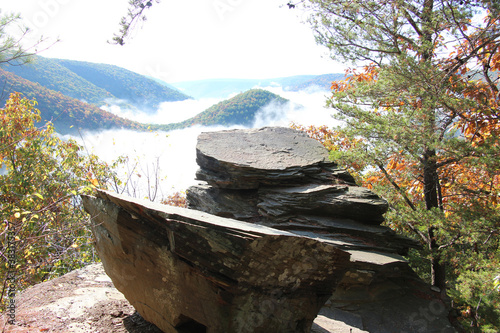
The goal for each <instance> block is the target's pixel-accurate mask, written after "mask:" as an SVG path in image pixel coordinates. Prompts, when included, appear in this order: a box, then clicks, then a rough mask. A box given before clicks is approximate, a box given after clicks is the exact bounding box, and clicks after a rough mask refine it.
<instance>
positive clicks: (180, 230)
mask: <svg viewBox="0 0 500 333" xmlns="http://www.w3.org/2000/svg"><path fill="white" fill-rule="evenodd" d="M197 162H198V164H199V165H200V170H199V171H198V172H197V178H198V179H199V180H201V181H203V183H201V184H200V185H198V186H194V187H191V188H190V189H189V190H188V204H189V209H180V208H176V207H168V206H162V205H157V204H153V203H148V202H144V201H140V200H135V199H131V198H126V197H123V196H120V195H116V194H112V193H109V192H105V191H99V192H98V194H97V196H96V197H84V205H85V207H86V209H87V211H88V212H89V213H91V215H92V216H93V217H94V228H93V229H94V230H93V231H94V234H95V236H96V241H97V244H96V245H97V250H98V253H99V255H100V257H101V259H102V262H103V265H104V268H105V270H106V273H107V274H108V275H109V276H110V277H111V279H112V280H113V283H114V284H115V286H116V287H117V289H118V290H120V291H121V292H123V294H124V295H125V297H126V298H127V299H128V300H129V301H130V303H131V304H132V305H133V306H134V307H135V308H136V309H137V310H138V312H139V313H141V315H142V316H143V317H144V318H145V319H146V320H148V321H151V322H153V323H154V324H156V325H157V326H158V327H159V328H161V329H162V330H163V331H165V332H229V333H230V332H287V333H288V332H309V330H310V328H311V325H312V322H313V320H314V318H315V317H316V315H317V314H318V312H319V311H320V316H326V317H335V318H338V319H339V320H342V321H344V322H347V323H349V324H350V325H352V326H354V327H357V328H359V329H362V330H366V331H369V332H405V331H406V332H422V331H425V332H446V331H450V332H453V331H454V330H453V329H452V327H451V325H450V322H449V320H448V309H449V308H448V305H447V303H446V300H445V299H444V297H442V295H441V294H440V293H439V291H437V290H432V289H431V288H430V286H429V285H427V284H425V283H424V282H422V281H421V280H420V279H419V278H418V277H417V276H416V274H415V273H414V272H413V271H412V270H411V269H410V268H409V266H408V264H407V262H406V261H405V259H404V258H403V257H402V255H404V254H406V253H407V251H408V249H409V248H410V247H416V246H417V244H415V243H414V242H412V241H411V240H409V239H407V238H404V237H401V236H399V235H397V234H396V233H395V232H394V231H392V230H391V229H389V228H387V227H384V226H381V225H380V224H381V222H383V214H384V212H385V211H386V210H387V208H388V206H387V203H386V202H385V200H383V199H382V198H379V197H378V196H377V195H375V194H374V193H372V192H371V191H369V190H368V189H364V188H361V187H359V186H356V184H355V183H354V179H353V178H352V177H351V176H350V175H349V174H348V173H347V172H346V171H345V170H343V169H342V168H339V167H338V166H337V165H336V164H335V163H333V162H331V161H329V159H328V152H327V151H326V149H325V148H324V147H322V146H321V144H319V143H318V142H316V141H315V140H313V139H310V138H308V137H307V136H306V135H305V134H304V133H302V132H299V131H296V130H292V129H288V128H263V129H253V130H234V131H223V132H213V133H202V134H201V135H200V137H199V141H198V146H197ZM325 302H326V304H325Z"/></svg>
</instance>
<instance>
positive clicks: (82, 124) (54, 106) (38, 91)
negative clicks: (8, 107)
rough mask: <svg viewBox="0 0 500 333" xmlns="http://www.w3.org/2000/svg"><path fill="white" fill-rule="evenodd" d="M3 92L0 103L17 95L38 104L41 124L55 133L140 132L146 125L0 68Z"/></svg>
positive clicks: (2, 103)
mask: <svg viewBox="0 0 500 333" xmlns="http://www.w3.org/2000/svg"><path fill="white" fill-rule="evenodd" d="M0 82H1V83H2V86H3V92H2V95H1V98H0V104H1V105H4V104H5V101H6V100H7V99H8V97H9V95H10V93H12V92H20V93H22V94H23V95H24V96H26V97H27V98H29V99H35V100H36V101H37V102H38V105H37V108H38V109H39V110H40V112H41V116H42V122H46V121H52V122H53V124H54V126H55V129H56V131H57V132H59V133H61V134H66V133H69V132H74V131H76V130H77V129H88V130H101V129H109V128H130V129H138V130H143V129H145V128H146V127H147V126H146V125H142V124H139V123H137V122H134V121H131V120H128V119H124V118H120V117H118V116H116V115H113V114H112V113H110V112H107V111H104V110H101V109H99V108H98V107H97V106H95V105H91V104H88V103H85V102H82V101H80V100H78V99H75V98H71V97H68V96H66V95H64V94H62V93H61V92H59V91H55V90H51V89H48V88H46V87H44V86H42V85H41V84H39V83H34V82H31V81H28V80H26V79H23V78H21V77H19V76H17V75H15V74H13V73H11V72H7V71H5V70H3V69H0Z"/></svg>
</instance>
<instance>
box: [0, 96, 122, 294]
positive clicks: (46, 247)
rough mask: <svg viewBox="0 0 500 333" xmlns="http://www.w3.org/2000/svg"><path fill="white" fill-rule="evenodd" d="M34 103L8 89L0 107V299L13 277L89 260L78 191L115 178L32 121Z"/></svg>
mask: <svg viewBox="0 0 500 333" xmlns="http://www.w3.org/2000/svg"><path fill="white" fill-rule="evenodd" d="M35 106H36V102H34V101H31V100H28V99H26V98H23V97H22V96H21V95H20V94H19V93H14V94H12V95H11V96H10V99H9V100H8V101H7V103H6V105H5V107H4V108H2V109H0V124H1V127H0V170H2V172H1V174H0V208H1V209H0V225H1V228H0V239H1V241H0V256H1V257H2V262H3V263H6V264H5V265H4V264H2V265H1V266H0V276H2V278H3V281H2V282H3V288H2V292H1V296H0V302H1V301H3V300H5V295H6V290H7V285H8V283H7V281H8V280H12V276H14V277H15V280H16V284H15V285H16V287H17V290H22V289H24V288H26V287H27V286H30V285H32V284H35V283H38V282H41V281H44V280H47V279H49V278H51V277H55V276H59V275H61V274H64V273H66V272H69V271H71V270H72V269H76V268H79V267H82V266H84V265H85V264H86V263H89V262H94V261H95V255H94V250H93V244H92V236H91V232H90V228H89V227H88V225H87V223H86V221H88V218H87V215H86V213H85V212H84V211H83V208H82V205H81V202H80V197H79V195H80V194H83V193H90V192H91V190H92V188H93V187H95V186H99V187H101V188H106V187H107V185H108V183H113V181H114V180H115V174H114V173H113V172H112V166H108V165H107V164H105V163H102V162H100V161H99V160H98V159H97V157H96V156H93V155H88V154H86V153H84V152H83V148H82V147H81V146H79V145H78V144H77V143H76V142H75V141H73V140H68V141H62V140H61V139H59V138H58V136H57V135H56V134H55V132H54V130H53V127H52V125H51V124H50V123H47V124H45V125H44V126H41V127H37V126H36V125H37V124H38V125H40V124H39V121H40V111H38V110H37V109H36V108H35ZM9 285H10V283H9Z"/></svg>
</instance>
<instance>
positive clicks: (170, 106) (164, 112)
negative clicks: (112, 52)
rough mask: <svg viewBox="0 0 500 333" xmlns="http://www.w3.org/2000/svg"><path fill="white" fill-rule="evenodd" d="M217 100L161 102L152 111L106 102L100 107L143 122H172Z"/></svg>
mask: <svg viewBox="0 0 500 333" xmlns="http://www.w3.org/2000/svg"><path fill="white" fill-rule="evenodd" d="M218 102H220V100H219V99H215V98H207V99H201V100H192V99H188V100H184V101H177V102H163V103H161V104H160V107H159V108H158V110H156V112H154V113H151V112H147V113H146V112H142V111H137V110H130V109H127V108H123V107H122V106H120V105H118V104H108V105H105V106H103V107H101V108H102V109H103V110H106V111H108V112H111V113H113V114H114V115H117V116H119V117H122V118H127V119H130V120H134V121H137V122H140V123H143V124H172V123H178V122H181V121H183V120H186V119H189V118H191V117H194V116H196V115H197V114H198V113H200V112H203V111H205V110H206V109H208V108H209V107H211V106H212V105H214V104H216V103H218Z"/></svg>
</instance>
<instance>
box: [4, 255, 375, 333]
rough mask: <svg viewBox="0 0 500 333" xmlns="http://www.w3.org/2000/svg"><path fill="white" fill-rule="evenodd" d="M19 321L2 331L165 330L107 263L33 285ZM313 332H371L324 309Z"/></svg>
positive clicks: (20, 305)
mask: <svg viewBox="0 0 500 333" xmlns="http://www.w3.org/2000/svg"><path fill="white" fill-rule="evenodd" d="M16 304H17V308H16V325H9V324H7V323H6V319H5V318H4V317H2V316H0V331H1V332H5V333H7V332H9V333H10V332H12V333H14V332H16V333H28V332H30V333H31V332H53V333H70V332H71V333H87V332H88V333H107V332H113V333H126V332H129V333H161V331H160V330H159V329H158V328H157V327H156V326H154V325H153V324H150V323H148V322H146V321H145V320H144V319H143V318H142V317H141V316H140V315H139V314H138V313H137V312H136V311H135V309H134V308H133V307H132V306H131V305H130V303H129V302H128V301H127V300H126V299H125V297H124V296H123V294H122V293H120V292H119V291H118V290H116V289H115V288H114V286H113V283H112V282H111V280H110V279H109V277H108V276H107V275H106V273H105V272H104V269H103V267H102V265H101V264H94V265H90V266H87V267H85V268H83V269H80V270H76V271H73V272H71V273H69V274H66V275H64V276H62V277H60V278H57V279H54V280H51V281H47V282H44V283H41V284H38V285H36V286H34V287H32V288H29V289H27V290H26V291H24V292H23V293H21V294H20V295H18V297H17V298H16ZM311 332H315V333H328V332H339V333H340V332H342V333H344V332H345V333H359V332H366V331H362V330H359V329H357V328H354V327H351V326H348V325H346V324H344V323H342V322H339V321H335V320H334V319H333V318H329V317H328V315H327V314H326V313H320V315H318V317H317V318H316V320H315V322H314V325H313V329H312V331H311Z"/></svg>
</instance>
